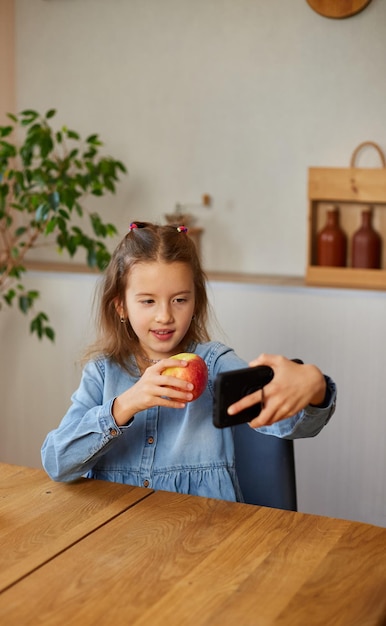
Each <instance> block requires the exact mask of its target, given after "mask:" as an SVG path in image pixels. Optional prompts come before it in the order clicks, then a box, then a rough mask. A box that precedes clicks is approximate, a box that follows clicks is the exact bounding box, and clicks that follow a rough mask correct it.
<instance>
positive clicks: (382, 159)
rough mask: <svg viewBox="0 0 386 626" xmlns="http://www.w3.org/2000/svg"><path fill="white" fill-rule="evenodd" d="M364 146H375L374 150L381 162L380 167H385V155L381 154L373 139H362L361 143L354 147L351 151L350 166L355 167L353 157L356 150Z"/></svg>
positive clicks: (356, 152) (356, 153) (355, 155)
mask: <svg viewBox="0 0 386 626" xmlns="http://www.w3.org/2000/svg"><path fill="white" fill-rule="evenodd" d="M365 146H370V147H372V148H375V150H376V151H377V152H378V154H379V156H380V159H381V162H382V167H386V158H385V155H384V154H383V152H382V150H381V148H380V147H379V146H378V144H377V143H375V142H374V141H363V143H360V144H359V146H358V147H357V148H355V150H354V152H353V153H352V156H351V161H350V167H356V165H355V159H356V157H357V155H358V152H359V151H360V150H362V148H364V147H365Z"/></svg>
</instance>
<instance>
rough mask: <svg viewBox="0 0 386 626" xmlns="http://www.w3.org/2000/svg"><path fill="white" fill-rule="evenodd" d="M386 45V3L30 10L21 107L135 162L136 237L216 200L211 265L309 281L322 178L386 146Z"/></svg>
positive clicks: (206, 221)
mask: <svg viewBox="0 0 386 626" xmlns="http://www.w3.org/2000/svg"><path fill="white" fill-rule="evenodd" d="M385 34H386V2H384V1H382V0H373V1H372V2H371V3H370V5H369V6H368V7H367V8H366V10H365V11H363V12H362V13H360V14H358V15H356V16H354V17H352V18H349V19H345V20H332V19H327V18H324V17H322V16H320V15H318V14H317V13H315V12H314V11H313V10H312V9H311V8H310V7H309V5H308V4H307V2H306V0H290V1H288V0H286V1H283V0H269V1H267V0H237V1H235V0H194V1H192V0H109V1H108V2H106V0H49V1H47V0H16V35H17V47H16V68H17V74H16V87H17V90H16V91H17V107H18V109H19V110H20V109H22V108H25V107H28V108H31V107H32V108H37V109H39V110H41V111H45V110H47V109H48V108H51V107H56V108H57V109H58V111H59V112H60V122H61V123H66V124H67V125H69V126H72V127H75V128H76V129H77V130H80V131H84V133H85V134H88V133H91V132H99V133H100V134H101V136H102V138H103V139H104V140H105V141H106V144H107V145H106V148H107V149H108V151H109V152H110V153H111V154H113V155H114V156H116V157H119V158H122V160H123V161H124V162H125V163H126V164H127V166H128V168H129V171H130V176H129V177H128V179H127V181H126V182H125V184H124V185H123V186H122V187H121V189H120V194H119V197H118V198H117V199H114V200H113V201H109V200H108V201H107V202H106V206H107V208H111V207H112V208H113V209H114V214H113V216H114V217H115V218H116V221H117V223H119V225H120V226H121V229H122V231H124V230H125V229H126V228H127V225H128V223H129V222H130V221H131V220H132V218H139V219H148V218H151V219H157V220H162V219H163V215H164V213H165V212H170V210H171V209H172V208H173V207H174V205H175V203H176V202H177V201H179V202H196V201H199V200H200V198H201V194H202V193H209V194H211V195H212V196H213V198H214V205H213V208H212V209H210V210H207V209H205V210H201V211H200V210H198V211H197V216H198V218H199V221H200V223H201V224H202V225H203V226H205V228H206V232H205V235H204V240H203V247H204V261H205V264H206V267H207V269H216V270H230V271H232V270H235V271H244V272H252V273H255V272H261V273H267V274H275V273H280V274H288V275H292V274H293V275H302V274H303V273H304V268H305V263H306V221H307V169H308V167H309V166H341V167H345V166H348V165H349V161H350V157H351V154H352V152H353V150H354V148H355V147H356V146H357V145H358V144H359V143H361V142H362V141H364V140H373V141H376V142H378V143H380V145H381V146H382V148H383V149H384V150H385V149H386V134H385V101H386V82H385V80H384V76H385V75H386V36H385ZM360 163H361V164H362V165H367V164H370V163H372V164H373V165H376V166H378V164H379V158H378V157H377V155H376V153H375V154H374V155H373V154H372V153H371V151H369V152H368V153H364V154H363V155H362V156H361V158H360ZM98 206H101V204H99V205H98Z"/></svg>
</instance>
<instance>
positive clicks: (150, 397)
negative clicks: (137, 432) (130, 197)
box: [113, 359, 193, 426]
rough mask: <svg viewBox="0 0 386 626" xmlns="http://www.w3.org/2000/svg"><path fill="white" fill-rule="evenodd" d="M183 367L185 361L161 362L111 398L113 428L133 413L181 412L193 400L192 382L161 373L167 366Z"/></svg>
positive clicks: (164, 360)
mask: <svg viewBox="0 0 386 626" xmlns="http://www.w3.org/2000/svg"><path fill="white" fill-rule="evenodd" d="M187 364H188V363H187V361H182V360H181V361H180V360H177V359H162V360H161V361H159V362H158V363H155V364H154V365H151V366H150V367H148V368H147V369H146V370H145V371H144V373H143V374H142V376H141V378H140V379H139V381H138V382H137V383H135V385H133V386H132V387H130V389H127V390H126V391H124V392H123V393H122V394H121V395H120V396H118V397H117V398H115V400H114V404H113V417H114V419H115V421H116V423H117V425H118V426H123V425H124V424H126V423H127V422H128V421H129V419H130V418H131V417H133V416H134V415H135V414H136V413H139V412H140V411H144V410H145V409H149V408H151V407H153V406H166V407H169V408H172V409H183V408H184V407H185V403H186V402H189V401H190V400H192V398H193V394H192V393H191V390H192V389H193V385H192V383H188V382H186V381H184V380H180V379H179V378H175V377H174V376H164V375H163V374H162V371H163V370H164V369H166V368H167V367H176V366H181V367H186V366H187Z"/></svg>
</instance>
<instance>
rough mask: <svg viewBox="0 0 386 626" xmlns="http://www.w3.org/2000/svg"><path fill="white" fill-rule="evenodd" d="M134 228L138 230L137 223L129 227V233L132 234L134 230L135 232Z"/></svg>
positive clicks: (132, 223)
mask: <svg viewBox="0 0 386 626" xmlns="http://www.w3.org/2000/svg"><path fill="white" fill-rule="evenodd" d="M134 228H138V226H137V224H136V223H135V222H131V224H130V226H129V232H131V231H132V230H134Z"/></svg>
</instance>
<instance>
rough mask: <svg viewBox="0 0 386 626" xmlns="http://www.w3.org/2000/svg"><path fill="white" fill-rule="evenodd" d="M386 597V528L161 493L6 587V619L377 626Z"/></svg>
mask: <svg viewBox="0 0 386 626" xmlns="http://www.w3.org/2000/svg"><path fill="white" fill-rule="evenodd" d="M385 595H386V529H385V528H380V527H376V526H371V525H368V524H362V523H357V522H351V521H348V520H339V519H334V518H328V517H323V516H316V515H309V514H302V513H295V512H292V511H281V510H277V509H270V508H264V507H257V506H252V505H246V504H237V503H230V502H224V501H221V500H214V499H207V498H201V497H197V496H188V495H182V494H175V493H167V492H154V493H151V494H150V495H149V497H148V498H146V499H143V500H141V501H137V502H136V503H135V505H134V506H132V507H131V508H129V509H127V510H125V511H123V512H121V513H120V514H119V515H118V516H116V517H114V518H112V519H110V521H108V523H106V524H104V525H103V526H100V527H99V528H97V529H96V530H94V532H92V533H91V534H89V535H86V536H84V537H83V539H82V540H81V541H78V542H77V543H75V544H73V545H70V546H69V547H68V549H66V550H65V551H63V552H62V553H61V554H58V555H57V556H56V557H55V558H54V559H52V560H51V561H49V562H47V563H45V564H43V565H42V566H41V567H39V568H38V569H37V570H36V571H34V572H31V574H30V575H28V576H26V577H25V578H24V579H22V580H20V581H19V582H18V583H17V584H15V585H13V586H12V587H10V588H9V589H7V590H6V591H5V592H4V593H3V594H2V595H1V596H0V617H1V619H2V620H3V621H4V623H6V624H7V625H11V626H12V625H13V624H15V625H16V624H23V626H28V625H29V624H31V626H32V625H35V624H36V623H41V624H44V625H46V624H66V625H67V624H82V626H88V625H90V626H91V624H98V625H105V624H106V625H111V624H114V626H118V625H120V624H122V625H123V624H125V625H127V624H130V626H132V625H133V626H158V625H159V626H165V625H166V626H174V625H176V626H190V625H192V626H193V625H194V626H201V625H207V626H216V625H219V626H228V625H229V626H234V625H235V624H239V625H240V626H249V625H251V626H252V625H253V626H256V625H257V626H265V625H267V626H268V625H269V626H272V625H285V626H303V625H304V626H317V625H318V626H319V625H320V626H375V625H377V626H380V625H381V624H385V616H386V602H385ZM20 598H23V602H20ZM37 618H38V621H36V620H37Z"/></svg>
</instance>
